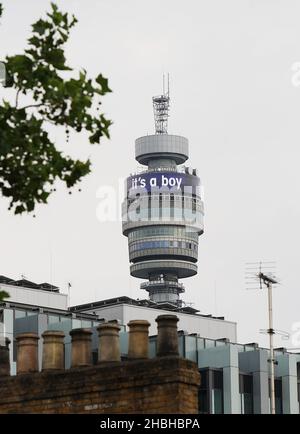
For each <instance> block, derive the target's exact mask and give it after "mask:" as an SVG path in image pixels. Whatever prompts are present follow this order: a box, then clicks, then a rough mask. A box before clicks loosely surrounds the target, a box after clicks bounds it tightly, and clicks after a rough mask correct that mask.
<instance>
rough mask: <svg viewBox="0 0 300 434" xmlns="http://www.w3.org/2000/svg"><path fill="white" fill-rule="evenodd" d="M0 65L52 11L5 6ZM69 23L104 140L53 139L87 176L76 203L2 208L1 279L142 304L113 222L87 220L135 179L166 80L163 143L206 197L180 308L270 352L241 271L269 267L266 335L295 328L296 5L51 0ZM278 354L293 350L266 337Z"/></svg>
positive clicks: (299, 111)
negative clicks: (169, 143) (72, 18)
mask: <svg viewBox="0 0 300 434" xmlns="http://www.w3.org/2000/svg"><path fill="white" fill-rule="evenodd" d="M2 3H3V5H4V7H5V11H4V16H3V19H2V24H1V26H0V41H1V43H0V58H3V57H4V56H5V55H6V54H17V53H19V52H22V50H23V49H24V48H25V46H26V38H27V37H28V36H29V34H30V24H31V23H33V22H34V21H35V20H37V19H38V18H40V16H41V15H43V14H44V13H45V11H46V10H47V9H49V4H50V2H49V1H46V0H40V1H36V0H35V1H34V0H25V1H24V0H22V1H21V0H9V1H7V0H2ZM57 4H58V5H59V6H60V7H61V8H62V9H63V10H65V11H69V12H72V13H74V14H75V15H76V17H77V18H78V20H79V23H78V24H77V25H76V27H75V28H74V29H73V31H72V33H71V38H70V42H69V43H68V45H67V59H68V61H69V63H70V64H71V65H72V66H74V67H75V68H79V67H84V68H85V69H87V71H88V73H89V74H90V75H91V76H93V75H96V74H98V73H99V72H102V73H103V74H104V75H105V76H107V77H108V78H109V82H110V86H111V88H112V89H113V93H112V94H111V95H108V96H106V97H105V98H104V99H103V110H104V111H105V113H106V114H107V116H108V117H110V118H111V119H112V120H113V122H114V125H113V127H112V128H111V140H103V143H102V145H101V146H90V145H89V144H88V142H87V140H86V137H85V136H84V135H71V139H70V143H69V144H66V138H65V135H64V134H63V133H62V132H61V131H55V130H53V129H52V128H50V131H51V134H52V137H53V138H54V139H55V140H56V142H57V146H58V148H59V149H62V150H64V151H65V152H67V153H69V154H71V155H72V156H80V157H83V158H84V157H88V156H90V158H91V160H92V162H93V173H92V174H91V175H89V176H88V177H87V178H86V180H85V181H84V182H83V183H82V185H81V188H82V192H81V193H79V192H76V191H74V193H73V194H72V195H69V194H68V193H67V192H66V190H65V189H64V188H63V187H61V186H60V188H59V189H58V192H57V193H56V194H55V196H53V197H52V198H51V199H50V201H49V205H46V206H39V207H38V209H37V212H36V218H35V219H34V218H32V216H22V217H19V216H18V217H16V216H13V215H12V214H11V213H10V212H8V211H7V202H6V201H5V200H4V199H1V200H0V212H1V226H0V240H1V266H0V274H3V275H7V276H10V277H12V278H20V275H21V274H24V275H25V276H26V277H27V278H28V279H30V280H33V281H37V282H42V281H52V282H53V283H54V284H57V285H58V286H60V287H61V289H62V291H64V292H66V288H67V282H68V281H70V282H71V283H72V290H71V291H72V292H71V303H72V304H78V303H84V302H89V301H93V300H95V299H103V298H109V297H114V296H120V295H128V296H130V297H135V298H137V297H139V298H143V297H146V296H147V293H146V292H143V291H141V290H140V289H139V284H140V280H139V279H134V278H131V277H130V276H129V263H128V252H127V239H126V238H125V237H123V236H122V233H121V223H120V222H114V223H100V222H99V221H98V220H97V218H96V209H97V205H98V204H99V199H97V197H96V192H97V190H98V188H99V187H101V186H103V185H111V186H115V187H117V186H118V183H119V178H121V177H125V176H127V175H128V174H129V173H130V172H132V171H134V170H135V168H136V165H137V163H136V162H135V160H134V140H135V138H137V137H139V136H141V135H145V134H147V133H152V132H153V130H154V127H153V115H152V105H151V97H152V96H153V95H155V94H158V93H160V91H161V81H162V73H163V72H164V71H169V72H170V75H171V117H170V124H169V125H170V127H169V132H170V133H174V134H181V135H184V136H186V137H188V139H189V141H190V160H189V164H190V165H191V166H193V167H197V168H198V170H199V174H200V177H201V180H202V183H203V185H204V191H205V196H204V205H205V233H204V235H203V236H202V237H201V238H200V240H199V263H198V266H199V271H198V275H197V276H196V277H193V278H190V279H187V280H186V281H185V282H184V283H185V284H186V293H185V294H184V299H185V300H186V301H187V302H193V303H194V305H195V307H197V308H199V309H200V310H201V312H203V313H212V314H217V315H225V317H226V319H228V320H232V321H237V322H238V339H239V341H241V342H253V341H257V342H259V343H260V344H262V345H267V343H268V341H267V338H266V337H265V336H264V335H261V334H259V329H260V328H267V294H266V292H260V291H247V290H246V287H245V281H244V270H245V262H248V261H258V260H275V261H276V263H277V274H278V276H279V277H280V279H281V282H282V283H281V285H280V286H278V287H277V288H276V289H275V290H274V309H275V327H276V328H278V329H281V330H285V331H291V327H292V324H293V323H295V322H299V321H300V306H299V305H300V303H299V302H300V292H299V276H300V275H299V270H300V257H299V245H300V237H299V221H300V203H299V193H300V182H299V181H300V171H299V156H300V152H299V140H300V128H299V127H300V123H299V117H300V87H294V86H293V85H292V83H291V76H292V73H291V67H292V65H293V64H294V63H295V62H298V61H300V24H299V16H300V1H299V0H298V1H292V0H282V1H279V0H272V1H270V0H251V1H250V0H248V1H247V0H227V1H224V0H213V1H212V0H207V1H199V0H188V1H186V2H182V1H179V0H164V1H161V0H151V1H146V0H126V1H123V0H85V1H80V0H77V1H76V0H68V1H66V0H61V1H57ZM5 92H7V91H6V90H4V89H2V88H1V89H0V97H2V95H3V96H4V97H5V95H6V93H5ZM276 345H277V346H285V345H286V346H291V343H290V342H286V341H282V340H281V339H280V338H278V337H277V338H276Z"/></svg>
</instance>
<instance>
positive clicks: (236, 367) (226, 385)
mask: <svg viewBox="0 0 300 434" xmlns="http://www.w3.org/2000/svg"><path fill="white" fill-rule="evenodd" d="M2 280H3V279H2ZM16 283H17V285H16ZM31 284H32V285H31ZM21 285H28V286H21ZM30 285H31V286H34V285H36V284H33V283H32V282H28V281H25V282H22V283H21V282H16V281H12V280H10V281H9V282H7V281H6V283H4V284H3V283H0V290H3V289H5V290H6V291H7V292H9V293H10V294H14V295H12V296H11V298H10V299H9V300H7V301H4V302H2V303H1V304H0V323H2V333H1V334H0V336H2V337H4V336H6V337H8V338H10V340H11V342H12V345H11V346H10V358H11V373H12V374H15V372H16V344H15V342H16V341H15V337H16V335H17V334H19V333H22V332H35V333H38V334H39V336H40V337H41V335H42V333H43V332H44V331H46V330H62V331H64V333H65V367H66V368H69V367H70V360H71V359H70V356H71V338H70V335H69V332H70V331H71V330H72V329H74V328H81V327H84V328H90V329H91V330H92V332H93V335H92V347H93V358H94V361H95V362H96V360H97V347H98V345H97V339H98V338H97V330H96V328H97V326H98V324H99V323H101V322H103V321H117V322H118V323H119V325H120V326H121V332H120V344H121V354H122V358H124V359H126V357H127V353H128V333H127V327H126V325H127V323H128V322H129V321H130V320H132V319H147V320H148V321H149V322H150V324H151V327H150V338H149V353H150V357H154V356H155V354H156V323H155V318H156V317H157V316H158V315H160V314H163V313H171V312H172V313H174V314H176V315H177V316H178V318H179V322H178V325H179V332H178V340H179V351H180V355H181V356H183V357H186V358H188V359H190V360H193V361H194V362H196V363H197V365H198V367H199V371H200V373H201V378H202V381H201V386H200V389H199V412H200V413H213V414H216V413H242V414H251V413H257V414H261V413H269V406H270V404H269V362H268V359H269V352H268V350H267V349H265V348H259V346H258V345H257V344H255V343H249V344H245V345H241V344H237V343H236V332H237V330H236V323H234V322H230V321H226V320H225V319H224V318H223V317H214V316H212V315H203V314H201V313H200V312H199V311H197V310H196V309H194V308H192V307H188V306H186V307H180V306H175V305H174V304H172V303H155V302H154V301H151V300H134V299H131V298H129V297H125V296H124V297H119V298H114V299H108V300H102V301H98V302H93V303H87V304H83V305H79V306H73V307H71V308H70V309H67V300H66V296H65V295H64V294H60V295H62V296H63V297H64V298H63V299H64V300H65V308H64V309H61V299H60V298H57V295H58V294H59V289H58V288H51V289H49V288H48V287H46V286H44V288H39V289H38V288H36V287H34V288H30V287H29V286H30ZM15 287H17V290H16V291H15V293H13V291H14V290H15ZM45 288H47V289H45ZM32 290H34V291H37V292H39V291H40V292H41V294H39V293H38V294H36V295H37V297H36V298H35V297H34V292H32ZM43 291H48V292H49V294H48V293H47V296H45V294H44V293H43ZM17 296H18V301H15V298H14V297H17ZM44 296H45V297H44ZM28 297H29V298H28ZM52 297H53V298H52ZM40 300H42V302H44V303H45V304H46V305H39V301H40ZM57 303H58V305H57ZM51 305H52V306H51ZM275 356H276V362H277V365H276V372H275V374H276V390H275V392H276V412H277V413H299V401H300V354H293V353H289V352H287V351H286V350H285V349H283V348H279V349H276V350H275ZM39 358H40V364H41V358H42V339H40V341H39Z"/></svg>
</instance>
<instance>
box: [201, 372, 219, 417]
mask: <svg viewBox="0 0 300 434" xmlns="http://www.w3.org/2000/svg"><path fill="white" fill-rule="evenodd" d="M200 374H201V386H200V388H199V393H198V398H199V413H202V414H203V413H209V414H212V413H213V414H221V413H224V399H223V371H222V370H217V369H201V370H200Z"/></svg>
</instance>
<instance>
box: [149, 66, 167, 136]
mask: <svg viewBox="0 0 300 434" xmlns="http://www.w3.org/2000/svg"><path fill="white" fill-rule="evenodd" d="M165 81H166V82H167V83H165ZM166 85H167V89H166ZM152 102H153V111H154V123H155V134H168V117H169V108H170V77H169V73H168V74H167V77H165V74H163V93H162V95H159V96H154V97H153V98H152Z"/></svg>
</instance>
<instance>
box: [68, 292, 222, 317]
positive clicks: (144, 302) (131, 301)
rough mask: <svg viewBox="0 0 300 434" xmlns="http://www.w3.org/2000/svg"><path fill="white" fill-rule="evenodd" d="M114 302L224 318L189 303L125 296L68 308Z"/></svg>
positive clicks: (85, 307)
mask: <svg viewBox="0 0 300 434" xmlns="http://www.w3.org/2000/svg"><path fill="white" fill-rule="evenodd" d="M116 304H132V305H134V306H144V307H149V308H152V309H162V310H169V311H170V312H182V313H187V314H190V315H198V316H201V317H206V318H213V319H219V320H224V317H223V316H221V317H219V316H218V317H217V316H212V315H204V314H200V313H199V310H198V309H195V308H194V307H192V306H189V305H185V306H181V307H178V306H176V305H174V304H173V303H168V302H164V303H156V302H154V301H151V300H148V299H144V300H139V299H137V300H135V299H133V298H130V297H127V296H121V297H115V298H108V299H106V300H100V301H95V302H92V303H85V304H80V305H77V306H71V307H70V310H71V312H80V311H82V310H88V309H95V308H99V307H106V306H112V305H116Z"/></svg>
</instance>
